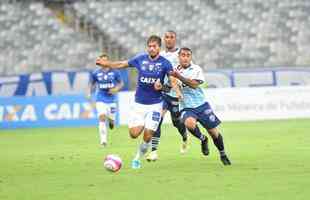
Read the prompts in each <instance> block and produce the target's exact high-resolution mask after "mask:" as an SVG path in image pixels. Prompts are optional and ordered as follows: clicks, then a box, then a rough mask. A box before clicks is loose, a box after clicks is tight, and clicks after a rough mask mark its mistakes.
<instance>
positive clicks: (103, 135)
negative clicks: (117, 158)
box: [99, 122, 108, 146]
mask: <svg viewBox="0 0 310 200" xmlns="http://www.w3.org/2000/svg"><path fill="white" fill-rule="evenodd" d="M107 135H108V133H107V126H106V123H105V122H99V136H100V144H102V145H104V146H105V145H107Z"/></svg>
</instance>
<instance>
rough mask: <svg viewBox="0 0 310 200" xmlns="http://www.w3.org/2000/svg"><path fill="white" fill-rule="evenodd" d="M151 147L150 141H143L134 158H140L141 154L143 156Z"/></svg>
mask: <svg viewBox="0 0 310 200" xmlns="http://www.w3.org/2000/svg"><path fill="white" fill-rule="evenodd" d="M149 147H150V142H148V143H146V142H145V141H142V143H141V144H140V145H139V148H138V151H137V154H136V156H135V158H134V160H139V159H140V157H141V156H143V155H144V154H145V153H146V152H147V150H148V148H149Z"/></svg>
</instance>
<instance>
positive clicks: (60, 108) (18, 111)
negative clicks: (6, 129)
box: [0, 102, 96, 122]
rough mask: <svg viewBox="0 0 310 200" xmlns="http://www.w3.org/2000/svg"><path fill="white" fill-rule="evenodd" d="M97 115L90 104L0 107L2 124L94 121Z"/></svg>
mask: <svg viewBox="0 0 310 200" xmlns="http://www.w3.org/2000/svg"><path fill="white" fill-rule="evenodd" d="M95 116H96V113H95V110H94V106H93V105H92V104H91V103H89V102H82V103H81V102H75V103H49V104H46V105H44V106H42V105H36V104H26V105H21V104H15V105H5V106H0V121H1V122H27V121H28V122H33V121H37V120H48V121H50V120H79V119H93V118H95Z"/></svg>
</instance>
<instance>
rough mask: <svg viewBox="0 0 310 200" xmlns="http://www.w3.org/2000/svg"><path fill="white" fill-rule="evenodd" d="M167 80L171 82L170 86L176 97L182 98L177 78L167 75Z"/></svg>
mask: <svg viewBox="0 0 310 200" xmlns="http://www.w3.org/2000/svg"><path fill="white" fill-rule="evenodd" d="M169 81H170V83H171V87H172V89H173V90H174V91H175V93H176V95H177V98H178V99H183V95H182V92H181V89H180V86H179V84H178V80H177V79H176V78H175V77H173V76H171V75H170V76H169Z"/></svg>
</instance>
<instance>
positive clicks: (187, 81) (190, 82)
mask: <svg viewBox="0 0 310 200" xmlns="http://www.w3.org/2000/svg"><path fill="white" fill-rule="evenodd" d="M170 75H171V76H173V77H175V78H177V79H179V80H180V81H182V83H184V84H185V85H187V86H189V87H191V88H193V89H196V88H198V87H199V85H200V84H201V83H202V81H198V80H195V79H190V78H185V77H184V76H182V75H181V74H180V73H179V72H178V71H176V70H174V71H172V72H170Z"/></svg>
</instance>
